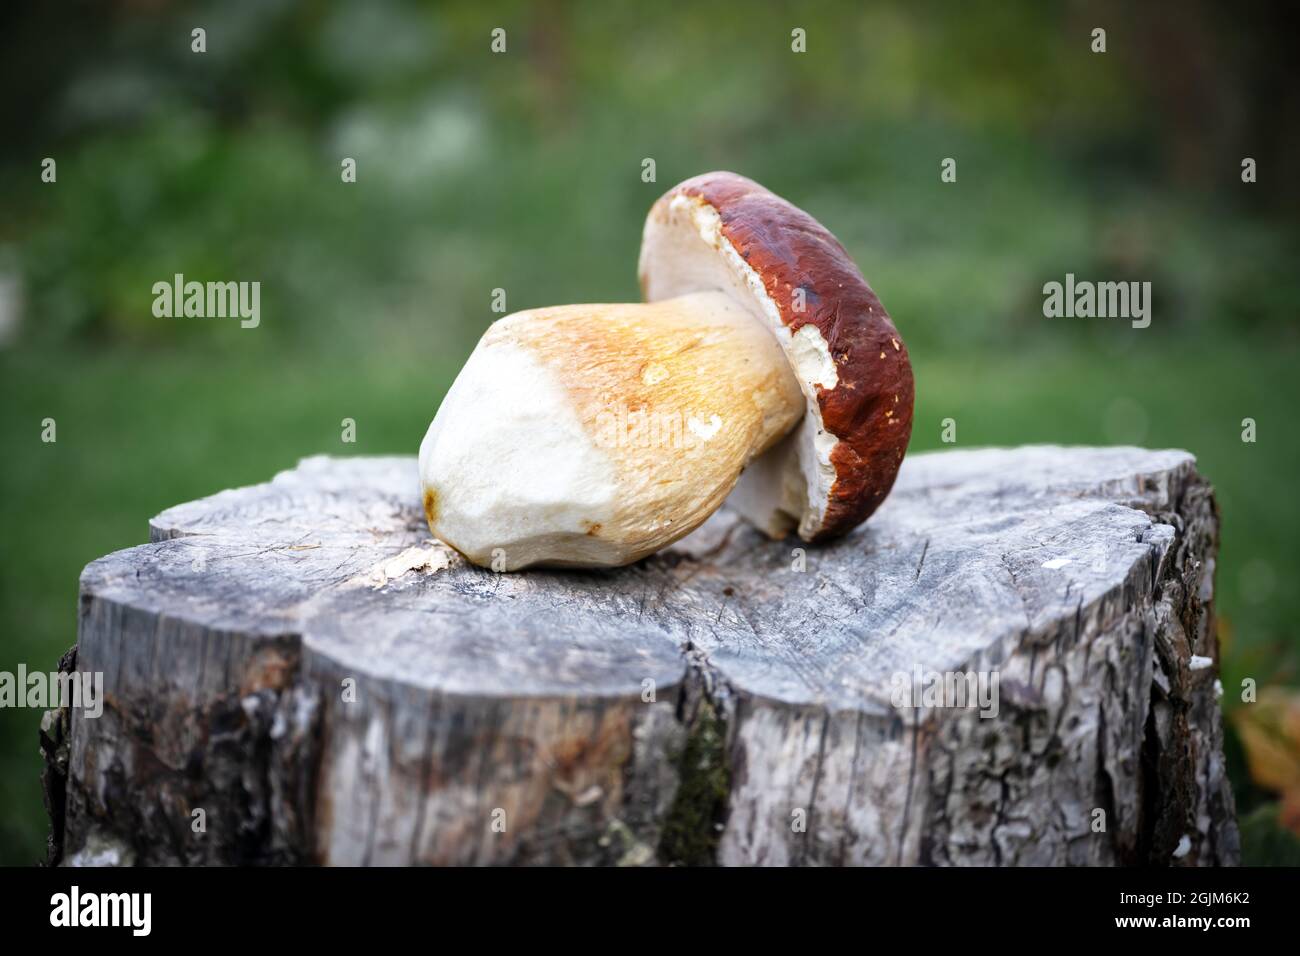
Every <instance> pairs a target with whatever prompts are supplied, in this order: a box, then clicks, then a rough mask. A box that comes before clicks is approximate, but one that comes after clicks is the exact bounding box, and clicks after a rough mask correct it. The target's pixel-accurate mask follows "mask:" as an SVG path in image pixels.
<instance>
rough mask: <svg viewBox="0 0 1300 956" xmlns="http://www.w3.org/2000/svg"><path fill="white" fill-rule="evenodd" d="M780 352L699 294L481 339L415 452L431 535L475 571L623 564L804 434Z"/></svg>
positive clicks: (765, 335)
mask: <svg viewBox="0 0 1300 956" xmlns="http://www.w3.org/2000/svg"><path fill="white" fill-rule="evenodd" d="M804 410H805V402H804V397H803V395H802V393H801V392H800V389H799V384H798V382H797V381H796V380H795V377H794V373H793V371H792V370H791V367H790V363H789V360H788V359H787V358H786V356H785V353H784V352H783V350H782V349H781V347H780V345H778V343H777V341H776V339H775V337H774V336H773V335H772V333H771V332H769V331H768V330H767V328H766V327H765V326H764V325H763V323H762V322H761V320H759V319H757V318H755V317H754V316H753V315H751V314H750V313H749V312H748V311H746V310H745V309H744V308H743V307H742V306H740V305H739V304H737V303H736V301H735V300H734V299H732V298H730V297H729V296H727V295H724V294H723V293H720V292H703V293H695V294H692V295H686V296H681V297H679V298H675V299H668V300H664V301H660V302H654V303H650V304H646V305H566V306H556V307H553V308H546V309H534V310H531V311H528V312H519V313H516V314H514V315H510V316H507V317H506V318H504V319H501V320H500V321H498V322H496V323H495V324H493V325H492V327H491V328H490V329H488V331H487V333H486V334H485V335H484V336H483V339H482V340H481V341H480V342H479V344H478V347H477V348H476V349H475V350H474V353H473V355H471V356H470V359H469V361H468V362H467V363H466V365H465V367H464V369H462V370H461V373H460V375H459V376H458V377H457V378H456V381H455V382H454V383H453V384H452V387H451V390H450V391H449V392H448V393H447V397H446V399H445V400H444V401H443V403H442V407H441V408H440V409H439V410H438V414H437V416H436V417H435V418H434V420H433V424H432V425H430V426H429V431H428V434H426V435H425V438H424V442H423V444H422V445H421V447H420V480H421V485H422V488H423V493H424V503H425V512H426V514H427V515H428V519H429V526H430V528H431V529H432V531H433V533H434V534H435V535H436V536H437V537H438V538H440V539H441V540H442V541H445V542H446V543H447V544H449V545H451V546H452V547H454V548H455V549H456V550H458V551H460V552H461V553H462V554H464V555H465V556H466V557H467V558H469V559H470V560H471V561H473V562H475V563H476V564H480V565H484V566H487V567H492V568H493V569H494V570H499V571H508V570H516V569H518V568H523V567H527V566H528V565H533V564H547V565H571V566H603V565H622V564H627V563H630V562H632V561H635V560H637V559H638V558H641V557H644V556H645V555H648V554H651V553H652V552H654V551H657V550H659V549H660V548H663V547H664V546H666V545H668V544H670V543H672V542H673V541H675V540H676V539H678V538H680V537H682V536H683V535H685V534H687V533H688V532H690V531H691V530H693V529H694V528H695V527H697V526H698V525H699V524H700V523H701V522H702V521H704V519H705V518H707V517H708V516H709V515H710V514H712V513H713V512H714V511H715V510H716V509H717V507H718V506H719V505H720V504H721V503H722V501H723V499H724V498H726V497H727V494H728V493H729V492H730V491H731V489H732V487H733V486H734V485H735V484H736V479H737V478H738V477H739V475H740V473H741V471H742V469H743V468H744V467H745V465H746V464H748V463H749V462H750V461H751V460H752V459H753V458H754V457H755V456H757V455H760V454H762V452H763V451H765V450H766V449H768V448H769V447H771V446H772V445H773V444H775V443H776V442H777V441H779V440H780V439H781V438H782V437H783V436H784V435H786V434H787V433H788V432H789V431H790V430H791V429H792V428H794V426H795V425H796V424H797V423H798V422H799V421H800V419H801V418H802V416H803V414H804Z"/></svg>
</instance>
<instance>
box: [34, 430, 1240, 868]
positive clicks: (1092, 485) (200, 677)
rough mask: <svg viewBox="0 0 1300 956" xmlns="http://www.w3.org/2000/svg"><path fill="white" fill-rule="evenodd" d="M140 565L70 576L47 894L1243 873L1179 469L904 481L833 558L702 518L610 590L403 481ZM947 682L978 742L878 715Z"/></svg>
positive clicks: (324, 480) (1130, 455)
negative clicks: (553, 867)
mask: <svg viewBox="0 0 1300 956" xmlns="http://www.w3.org/2000/svg"><path fill="white" fill-rule="evenodd" d="M150 531H151V534H150V538H151V543H149V544H146V545H142V546H140V547H136V548H131V549H129V550H126V551H121V552H118V553H116V554H112V555H109V556H107V557H105V558H102V559H100V560H98V561H95V562H94V563H92V564H91V565H89V566H88V567H87V568H86V570H85V571H84V573H83V575H82V579H81V604H80V621H79V628H80V630H79V644H78V648H77V653H76V657H75V666H76V667H77V669H79V670H88V671H101V672H103V674H104V682H105V689H106V691H107V705H106V707H105V710H104V713H103V715H102V716H101V717H98V718H93V719H92V718H88V717H86V716H84V715H82V714H80V713H77V712H72V713H70V714H69V713H66V712H65V713H64V714H63V715H62V721H63V728H62V731H61V732H57V733H52V734H51V741H52V743H51V745H50V746H49V748H48V752H49V758H48V759H49V761H50V764H51V767H50V771H49V772H48V774H47V776H48V777H49V778H50V779H52V780H53V781H54V784H55V786H57V787H59V788H60V793H59V794H55V796H54V798H53V799H51V800H50V803H51V805H52V807H54V812H55V817H56V821H55V822H56V827H55V838H56V842H61V843H62V849H61V855H62V858H63V860H64V862H73V863H132V862H134V863H145V864H155V863H295V862H322V863H336V864H411V863H463V864H478V863H484V864H486V863H492V864H506V863H611V864H612V863H618V864H624V865H629V864H655V863H687V864H700V863H715V862H716V863H722V864H916V863H921V864H937V865H952V864H1064V863H1075V864H1136V863H1157V864H1166V863H1169V864H1178V865H1187V864H1222V863H1234V862H1236V859H1237V852H1238V851H1237V831H1236V822H1235V815H1234V811H1233V804H1232V797H1231V794H1230V791H1229V788H1228V783H1227V779H1226V776H1225V773H1224V765H1223V754H1222V727H1221V721H1220V712H1219V705H1218V699H1217V694H1218V693H1219V692H1221V689H1219V688H1218V686H1217V684H1218V682H1217V671H1218V667H1217V662H1218V649H1217V642H1216V637H1215V628H1214V615H1213V569H1214V557H1215V553H1216V549H1217V540H1218V517H1217V513H1216V510H1215V504H1214V499H1213V493H1212V489H1211V488H1210V486H1209V485H1208V484H1207V483H1206V482H1205V481H1204V480H1203V479H1202V478H1201V477H1200V476H1199V475H1198V473H1197V471H1196V469H1195V465H1194V459H1193V458H1192V456H1191V455H1189V454H1187V453H1186V452H1182V451H1148V450H1143V449H1137V448H1060V447H1046V446H1044V447H1026V448H1018V449H1005V450H1004V449H988V450H975V451H951V452H944V453H935V454H923V455H913V456H910V457H909V458H908V459H907V461H906V462H905V464H904V467H903V470H902V472H901V475H900V477H899V480H898V484H897V486H896V488H895V490H894V492H893V494H892V495H891V496H890V498H889V499H888V501H887V502H886V503H885V505H884V506H883V507H882V508H881V510H880V512H879V513H878V514H877V515H876V516H875V517H873V518H872V519H871V520H870V521H869V522H868V523H867V524H866V525H864V526H863V527H861V528H859V529H858V530H857V531H856V532H854V533H853V534H851V535H850V536H848V537H847V538H844V539H842V540H840V541H836V542H833V543H831V544H829V545H824V546H813V545H804V544H803V543H801V542H799V541H798V540H797V539H791V540H786V541H769V540H767V539H766V538H764V537H763V536H761V535H760V534H758V533H757V532H755V531H753V530H752V529H750V528H748V527H747V526H745V525H744V524H742V523H740V522H739V521H738V520H737V519H736V518H734V517H733V516H731V515H730V514H729V513H727V512H726V511H723V512H721V513H719V514H718V515H715V516H714V517H713V518H712V519H710V521H709V522H708V523H706V524H705V525H704V526H703V527H702V528H701V529H700V530H698V531H697V532H695V533H694V534H693V535H691V536H690V537H688V538H687V539H685V540H683V541H682V542H680V543H678V544H677V545H676V546H674V547H672V548H671V549H669V550H668V551H666V552H663V553H661V554H659V555H656V556H654V557H652V558H649V559H647V560H645V561H642V562H640V563H638V564H636V565H634V566H632V567H628V568H623V569H619V570H614V571H603V572H574V571H565V572H559V571H529V572H524V573H520V574H495V573H493V572H492V571H489V570H484V569H480V568H476V567H473V566H470V565H468V564H466V563H465V562H464V561H463V560H462V559H461V558H460V557H459V556H457V555H456V554H454V552H451V551H449V550H447V549H446V548H444V547H442V546H441V545H439V544H437V543H436V542H434V541H432V540H431V538H430V537H429V532H428V529H427V527H426V525H425V522H424V518H423V515H422V512H421V505H420V501H419V495H418V485H417V481H416V476H415V462H414V459H412V458H341V459H339V458H312V459H308V460H306V461H304V462H302V463H301V464H300V465H299V466H298V467H297V468H296V469H295V470H293V471H289V472H285V473H283V474H280V475H278V476H276V477H275V479H274V480H272V481H270V482H269V483H267V484H263V485H258V486H255V487H250V488H240V489H235V490H231V491H224V492H221V493H220V494H216V495H213V496H212V497H210V498H205V499H203V500H200V501H195V502H191V503H189V504H185V505H181V506H179V507H176V508H172V509H170V510H168V511H165V512H163V513H162V514H160V515H159V516H157V517H156V518H155V519H153V521H152V523H151V528H150ZM966 673H971V674H973V675H976V677H977V678H982V679H985V680H986V681H987V680H993V679H996V681H997V698H996V708H995V709H996V714H995V715H993V714H991V711H990V709H989V708H987V707H986V708H983V710H981V708H979V707H978V706H976V707H956V706H945V705H944V704H945V703H946V704H948V705H950V704H951V703H952V702H951V701H946V702H936V701H933V700H924V699H918V700H908V701H905V702H901V703H904V704H906V705H907V706H899V704H900V701H899V700H898V699H897V692H898V689H899V687H900V686H902V684H900V681H903V682H906V685H907V686H908V687H909V688H910V687H911V686H912V684H913V683H919V684H920V685H923V686H924V685H927V683H928V682H932V681H933V679H934V675H939V676H940V677H942V676H944V675H951V674H966ZM900 675H901V676H900ZM993 675H996V677H993ZM918 703H919V704H921V706H911V705H912V704H918ZM56 730H57V728H56ZM65 775H66V800H61V799H59V797H60V795H61V794H62V793H63V791H62V789H61V788H62V787H63V786H64V785H65V784H64V780H65ZM56 855H58V849H57V848H56Z"/></svg>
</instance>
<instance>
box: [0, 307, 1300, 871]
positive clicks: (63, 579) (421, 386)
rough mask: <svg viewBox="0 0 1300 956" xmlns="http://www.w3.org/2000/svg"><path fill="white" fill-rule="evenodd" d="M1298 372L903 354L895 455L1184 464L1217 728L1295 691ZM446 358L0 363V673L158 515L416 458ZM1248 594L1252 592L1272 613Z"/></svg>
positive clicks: (9, 795) (1299, 567)
mask: <svg viewBox="0 0 1300 956" xmlns="http://www.w3.org/2000/svg"><path fill="white" fill-rule="evenodd" d="M229 334H232V335H239V334H246V333H240V332H238V331H237V330H233V329H232V330H230V333H229ZM1121 341H1122V342H1124V343H1127V348H1125V349H1123V350H1121V349H1120V348H1119V347H1118V343H1119V342H1121ZM429 356H436V357H433V358H430V357H429ZM1298 357H1300V355H1298V354H1297V352H1296V351H1295V350H1294V349H1279V350H1272V351H1270V350H1267V349H1261V348H1259V347H1251V346H1249V345H1245V344H1241V343H1234V344H1227V343H1219V342H1200V343H1188V342H1186V341H1183V340H1180V343H1171V342H1169V341H1164V340H1161V339H1159V338H1157V337H1156V336H1155V335H1154V334H1151V335H1147V334H1145V333H1134V332H1121V331H1120V330H1119V329H1118V328H1116V329H1115V334H1114V335H1113V336H1112V337H1111V342H1110V343H1109V344H1107V343H1105V342H1092V343H1090V344H1085V345H1082V346H1080V347H1077V348H1073V349H1069V350H1066V349H1054V350H1042V351H1040V352H1037V353H1034V352H1029V353H1025V352H1014V351H1006V352H1001V353H999V352H990V351H985V350H979V351H971V352H969V354H966V355H964V356H960V357H958V356H954V355H952V354H951V353H946V354H941V355H936V356H933V357H931V355H930V354H929V353H928V352H925V351H922V352H919V353H915V354H914V361H915V366H916V374H917V381H918V396H919V397H918V404H917V414H916V427H915V432H914V436H913V442H912V449H913V450H922V449H932V448H939V447H943V445H942V443H941V441H940V428H941V424H940V423H941V421H942V420H943V419H944V418H953V419H955V420H956V422H957V437H958V443H957V446H958V447H970V446H975V445H986V444H1008V445H1011V444H1022V443H1026V442H1062V443H1078V444H1093V443H1097V444H1112V443H1116V442H1134V443H1138V444H1144V445H1149V446H1156V447H1169V446H1177V447H1183V448H1188V449H1191V450H1192V451H1194V452H1195V453H1196V454H1197V456H1198V459H1199V462H1200V468H1201V470H1202V471H1203V473H1204V474H1205V475H1207V476H1208V477H1209V478H1210V479H1211V480H1212V481H1213V482H1214V485H1215V487H1216V489H1217V492H1218V498H1219V504H1220V507H1221V510H1222V513H1223V516H1224V520H1223V543H1222V555H1221V560H1220V563H1219V567H1218V580H1219V590H1218V595H1219V611H1220V614H1221V616H1222V619H1223V621H1224V631H1225V634H1226V635H1228V636H1229V640H1228V641H1227V642H1226V643H1227V647H1226V653H1225V660H1224V684H1225V686H1226V687H1228V688H1230V690H1229V693H1228V695H1227V696H1226V697H1225V705H1226V706H1227V707H1228V708H1229V709H1230V708H1231V707H1232V706H1233V703H1234V695H1233V693H1232V692H1231V688H1233V687H1236V686H1239V682H1240V680H1241V679H1242V678H1244V677H1254V678H1256V679H1257V680H1259V681H1260V682H1261V683H1264V682H1273V681H1277V680H1291V679H1293V678H1294V674H1295V659H1294V654H1295V650H1294V646H1295V645H1294V638H1293V634H1294V631H1293V625H1292V622H1293V621H1295V620H1296V619H1297V612H1298V611H1300V608H1297V606H1296V604H1297V594H1296V591H1295V590H1294V589H1293V588H1290V587H1288V586H1287V585H1286V582H1288V581H1291V580H1294V579H1295V577H1296V575H1297V574H1298V573H1300V558H1298V557H1297V554H1296V551H1295V548H1294V546H1293V545H1294V542H1293V540H1291V534H1292V530H1293V529H1294V527H1295V525H1296V521H1295V518H1296V515H1295V507H1294V505H1293V504H1291V502H1292V501H1293V498H1292V496H1291V487H1290V486H1291V476H1293V475H1294V474H1295V473H1296V471H1297V465H1298V464H1300V462H1297V457H1298V454H1297V448H1296V446H1295V443H1294V442H1293V441H1292V440H1291V431H1292V430H1291V424H1290V416H1291V415H1292V414H1293V413H1294V409H1295V408H1297V407H1300V385H1298V384H1297V378H1296V376H1295V374H1294V371H1293V370H1294V366H1295V364H1296V360H1297V358H1298ZM463 358H464V355H463V354H460V353H456V354H452V353H450V352H448V351H441V350H439V349H438V348H436V347H431V348H430V349H429V350H428V355H422V354H419V353H418V352H416V351H415V350H404V351H403V352H392V351H387V350H381V351H375V352H371V353H368V354H359V355H358V356H356V357H354V358H350V357H346V356H341V355H337V354H298V355H277V354H270V353H254V354H251V355H239V354H230V355H228V356H226V357H223V358H219V359H215V360H214V359H213V357H212V355H211V354H210V353H204V354H198V353H196V352H194V351H186V350H156V351H153V352H149V351H138V350H136V351H132V350H127V349H112V350H105V351H103V352H100V353H92V352H88V351H78V350H58V351H55V350H40V349H29V350H25V351H23V352H21V353H9V354H5V355H2V356H0V408H2V409H3V415H2V417H0V447H4V448H5V449H6V450H7V453H6V458H5V463H4V467H3V470H2V471H0V527H3V528H4V535H3V558H2V561H0V564H2V566H3V568H4V574H3V577H0V588H2V590H0V628H2V629H3V633H4V634H6V635H8V641H7V642H6V644H5V648H4V651H3V652H2V653H0V669H3V670H10V671H12V670H14V669H16V667H17V664H18V662H20V661H21V662H25V663H26V664H27V666H28V667H50V668H52V667H53V666H54V665H55V664H56V662H57V660H58V657H59V655H60V654H61V653H62V652H63V651H64V650H65V649H66V648H67V647H69V646H70V645H71V644H72V643H73V642H74V641H75V640H76V601H77V579H78V574H79V572H80V570H81V568H82V567H83V566H84V565H85V564H86V563H87V562H89V561H91V560H93V559H95V558H97V557H99V556H100V555H102V554H105V553H108V552H110V551H113V550H116V549H119V548H126V547H130V546H132V545H135V544H139V543H142V542H143V541H145V540H146V538H147V521H148V519H149V518H150V517H151V516H152V515H154V514H156V513H157V512H159V511H161V510H162V509H164V508H166V507H168V506H170V505H173V504H176V503H179V502H182V501H187V500H190V499H193V498H197V497H201V496H203V495H207V494H211V493H213V492H216V491H218V490H221V489H223V488H229V487H232V486H236V485H243V484H249V483H255V482H258V481H263V480H265V479H267V478H269V477H270V476H271V475H272V474H274V473H275V472H276V471H278V470H281V469H284V468H289V467H291V466H292V465H293V464H294V463H295V462H296V461H297V460H298V459H299V458H301V457H303V456H306V455H311V454H317V453H332V454H345V455H346V454H390V453H412V454H413V453H414V451H415V449H416V447H417V446H418V443H419V440H420V438H421V437H422V435H423V432H424V429H425V427H426V426H427V424H428V421H429V419H430V417H431V416H432V414H433V412H434V411H435V409H436V408H437V405H438V402H439V400H440V398H441V396H442V393H443V391H444V390H445V388H446V386H447V384H448V383H449V382H450V380H451V376H452V375H454V373H455V370H456V368H457V367H458V366H459V364H460V362H461V361H462V360H463ZM47 417H48V418H54V419H55V420H56V422H57V428H58V432H57V435H58V440H57V442H56V443H54V444H43V443H42V442H41V421H42V419H44V418H47ZM347 417H350V418H354V419H355V420H356V422H357V442H356V444H355V445H345V444H343V443H342V441H341V427H340V422H341V420H342V419H343V418H347ZM1244 417H1253V418H1255V419H1256V420H1257V422H1258V428H1259V438H1258V441H1257V442H1256V443H1254V444H1244V443H1243V442H1242V441H1241V425H1240V422H1241V419H1242V418H1244ZM1260 576H1271V578H1272V581H1273V587H1272V590H1271V592H1270V591H1269V590H1268V589H1267V588H1265V587H1263V586H1262V585H1261V584H1260V582H1259V581H1258V580H1256V579H1257V578H1259V577H1260ZM39 718H40V714H39V713H38V712H35V711H29V710H25V709H6V710H4V711H0V820H2V821H3V822H2V823H0V827H2V830H0V859H2V860H3V861H5V862H10V863H14V862H30V861H32V860H34V859H36V858H38V857H39V856H40V854H41V852H42V845H43V844H42V841H43V837H44V817H43V812H42V810H41V799H40V791H39V785H38V779H37V778H38V773H39V767H40V764H39V758H38V756H37V742H36V728H37V724H38V722H39ZM1238 783H1244V781H1241V780H1238ZM1243 792H1248V791H1243ZM1259 845H1268V844H1267V842H1266V841H1259Z"/></svg>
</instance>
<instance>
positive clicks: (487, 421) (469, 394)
mask: <svg viewBox="0 0 1300 956" xmlns="http://www.w3.org/2000/svg"><path fill="white" fill-rule="evenodd" d="M420 483H421V485H422V486H423V488H424V489H425V490H432V491H434V492H435V494H436V496H437V519H436V523H435V528H434V533H435V534H437V535H438V537H439V538H441V539H442V540H444V541H446V542H447V543H448V544H450V545H452V546H453V547H454V548H456V549H457V550H458V551H460V552H462V553H463V554H465V555H467V556H468V557H470V558H471V559H472V560H474V561H476V562H479V563H482V564H490V563H491V562H492V560H493V557H494V555H493V552H494V551H495V550H496V549H498V548H500V549H501V553H500V554H499V555H498V558H499V563H498V567H500V569H502V570H507V571H509V570H515V569H517V568H521V567H524V566H526V565H528V564H532V563H534V562H536V561H538V560H540V559H541V558H542V556H544V555H546V554H554V553H555V552H556V543H557V542H558V541H561V540H570V539H573V538H578V539H581V541H580V544H581V546H582V548H583V549H584V550H591V549H593V548H597V549H598V548H601V547H606V548H609V547H613V545H612V544H610V543H601V542H598V541H597V540H596V539H594V538H592V537H590V536H588V535H587V534H586V531H587V528H588V527H589V524H584V523H583V522H584V521H586V522H598V523H604V522H608V521H609V520H610V519H611V518H612V515H613V509H614V504H615V500H616V498H615V496H616V487H615V474H614V466H613V464H612V463H611V461H610V460H609V458H608V456H607V455H606V453H605V452H604V451H603V450H602V449H600V448H598V447H597V446H596V445H595V444H594V443H593V441H592V439H591V436H590V435H588V434H587V432H586V430H585V429H584V428H583V427H582V424H581V422H580V421H579V420H578V417H577V414H576V413H575V411H574V410H573V407H572V405H571V403H570V402H569V401H568V399H567V397H566V395H565V393H564V391H563V389H562V388H561V387H560V385H559V384H558V383H557V382H556V381H555V380H554V378H553V377H552V375H551V374H550V373H549V372H548V371H547V370H546V369H545V368H544V367H543V366H541V365H540V364H538V362H537V361H536V360H535V359H534V358H533V356H532V355H531V354H530V353H529V352H527V351H526V350H524V349H522V348H520V347H519V346H517V345H515V344H513V343H511V342H508V341H498V342H495V343H480V344H479V347H478V348H476V349H475V350H474V353H473V354H472V355H471V356H470V358H469V361H468V362H467V363H466V364H465V367H464V368H463V369H462V370H461V373H460V375H459V376H458V377H457V378H456V381H455V382H454V383H453V384H452V386H451V389H450V391H448V392H447V397H446V398H445V399H444V400H443V403H442V406H441V407H440V408H439V409H438V414H437V415H436V416H435V417H434V419H433V423H432V424H431V425H430V426H429V431H428V433H427V434H426V435H425V436H424V441H423V442H422V443H421V445H420Z"/></svg>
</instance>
